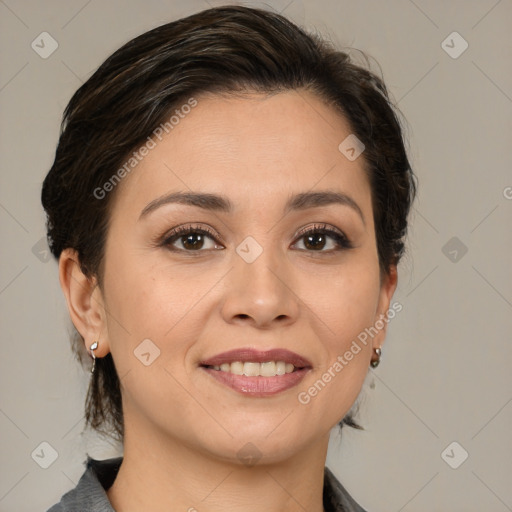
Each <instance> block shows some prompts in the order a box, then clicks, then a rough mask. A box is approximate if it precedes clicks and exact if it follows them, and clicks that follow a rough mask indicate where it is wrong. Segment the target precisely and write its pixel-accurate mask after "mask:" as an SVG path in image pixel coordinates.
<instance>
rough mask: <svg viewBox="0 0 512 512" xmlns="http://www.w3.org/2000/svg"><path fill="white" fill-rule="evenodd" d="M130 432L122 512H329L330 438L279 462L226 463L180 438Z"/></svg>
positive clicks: (119, 491) (118, 488) (116, 493)
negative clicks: (326, 476)
mask: <svg viewBox="0 0 512 512" xmlns="http://www.w3.org/2000/svg"><path fill="white" fill-rule="evenodd" d="M131 426H132V428H131V429H130V430H127V431H126V432H125V439H124V456H123V463H122V464H121V467H120V469H119V473H118V475H117V478H116V480H115V482H114V484H113V485H112V487H111V488H110V489H109V490H108V491H107V495H108V498H109V500H110V502H111V504H112V506H113V508H114V509H115V510H116V512H131V511H135V510H151V511H152V512H160V511H162V512H163V511H166V512H168V511H169V510H183V511H189V512H203V511H206V510H208V511H209V512H217V511H218V512H221V511H222V512H229V511H235V510H236V511H239V510H244V512H252V511H261V510H266V511H267V512H298V511H301V512H302V511H304V510H308V511H309V512H323V510H324V508H323V477H324V466H325V459H326V456H327V446H328V441H329V435H328V434H326V435H325V436H324V437H323V438H322V439H320V440H319V441H317V442H316V443H314V444H311V445H310V446H307V447H306V448H305V449H301V450H300V453H295V454H293V455H291V456H290V457H288V458H286V459H284V460H279V461H278V462H274V463H268V464H262V463H256V464H254V465H246V464H243V463H241V462H240V461H238V460H220V459H219V458H218V457H214V456H212V455H211V454H208V453H206V452H204V451H200V450H199V449H197V447H193V446H189V445H186V444H185V443H183V441H181V440H179V439H169V437H166V438H165V439H163V437H162V436H159V435H154V434H153V433H152V435H151V436H148V435H144V433H141V432H139V431H138V429H136V428H133V423H131Z"/></svg>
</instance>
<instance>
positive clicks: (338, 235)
mask: <svg viewBox="0 0 512 512" xmlns="http://www.w3.org/2000/svg"><path fill="white" fill-rule="evenodd" d="M193 233H196V234H201V235H206V236H208V237H209V238H211V239H212V240H213V241H214V242H215V243H218V242H217V238H220V237H218V236H217V235H216V234H215V233H214V232H213V231H211V230H210V229H209V228H206V227H205V228H203V227H194V226H192V225H188V226H179V227H177V228H175V229H173V230H172V231H171V232H169V233H167V234H166V235H165V236H164V237H163V240H162V241H161V242H160V243H159V244H158V245H160V246H163V247H167V248H168V249H169V250H171V251H173V252H186V253H192V254H194V255H195V254H196V253H200V252H205V250H201V249H199V250H190V251H187V250H186V249H178V248H176V247H172V244H173V243H174V242H176V241H178V240H179V239H180V238H183V237H184V236H186V235H190V234H193ZM317 234H321V235H327V236H329V237H331V238H332V239H333V240H334V241H335V243H336V245H337V247H336V248H335V249H329V250H327V251H324V250H318V251H315V250H308V249H299V250H301V251H305V252H310V253H323V254H332V253H333V252H338V251H342V250H346V249H352V247H353V245H352V243H351V242H350V240H349V239H348V238H347V237H346V236H345V234H343V233H342V232H341V231H338V230H334V229H330V228H328V227H327V224H315V225H314V226H313V227H308V228H303V229H301V230H300V231H299V232H298V233H297V234H296V235H295V239H296V240H297V241H296V242H295V243H294V245H295V244H296V243H297V242H298V241H299V240H300V239H302V238H304V237H306V236H308V235H317ZM210 250H211V249H210Z"/></svg>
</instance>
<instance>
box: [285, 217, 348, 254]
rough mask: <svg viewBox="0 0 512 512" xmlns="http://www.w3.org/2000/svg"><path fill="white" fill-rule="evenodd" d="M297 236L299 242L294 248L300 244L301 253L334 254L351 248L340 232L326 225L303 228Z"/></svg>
mask: <svg viewBox="0 0 512 512" xmlns="http://www.w3.org/2000/svg"><path fill="white" fill-rule="evenodd" d="M297 236H298V237H299V239H300V240H299V241H298V242H296V243H295V244H294V247H296V246H297V245H301V243H302V246H303V247H298V249H299V250H302V251H309V252H334V251H341V250H344V249H350V248H352V244H351V243H350V241H349V239H348V238H347V237H346V236H345V235H344V234H343V233H342V232H341V231H339V230H337V229H333V228H328V227H327V225H326V224H321V225H315V226H313V227H312V228H305V229H303V230H301V231H299V233H298V234H297ZM296 248H297V247H296Z"/></svg>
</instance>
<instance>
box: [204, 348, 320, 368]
mask: <svg viewBox="0 0 512 512" xmlns="http://www.w3.org/2000/svg"><path fill="white" fill-rule="evenodd" d="M235 361H241V362H243V363H249V362H250V363H266V362H268V361H284V362H285V363H289V364H293V366H295V368H306V369H309V368H311V363H310V362H309V361H308V360H307V359H306V358H304V357H302V356H300V355H299V354H296V353H295V352H291V351H290V350H286V349H283V348H278V349H272V350H265V351H259V350H254V349H251V348H240V349H235V350H229V351H228V352H222V353H221V354H217V355H215V356H213V357H210V358H208V359H205V360H204V361H201V362H200V363H199V364H200V366H220V365H221V364H224V363H233V362H235Z"/></svg>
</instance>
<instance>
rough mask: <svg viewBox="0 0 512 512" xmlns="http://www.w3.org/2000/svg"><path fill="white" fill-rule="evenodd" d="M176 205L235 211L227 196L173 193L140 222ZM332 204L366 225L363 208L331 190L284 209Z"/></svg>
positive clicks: (150, 207)
mask: <svg viewBox="0 0 512 512" xmlns="http://www.w3.org/2000/svg"><path fill="white" fill-rule="evenodd" d="M176 203H177V204H185V205H187V206H196V207H198V208H203V209H204V210H210V211H216V212H223V213H229V212H231V211H233V209H234V206H233V203H232V202H231V201H230V200H229V199H228V198H227V197H225V196H221V195H217V194H209V193H204V192H172V193H170V194H166V195H163V196H161V197H158V198H156V199H154V200H153V201H151V202H150V203H149V204H148V205H146V206H145V207H144V209H143V210H142V212H141V213H140V215H139V220H141V219H142V218H143V217H146V216H147V215H148V214H149V213H151V212H153V211H155V210H156V209H157V208H160V207H161V206H164V205H166V204H176ZM331 204H339V205H343V206H348V207H349V208H351V209H352V210H354V211H355V212H356V213H357V214H358V215H359V216H360V217H361V220H362V221H363V224H366V222H365V218H364V215H363V212H362V211H361V208H360V207H359V205H358V204H357V203H356V202H355V201H354V200H353V199H352V198H351V197H350V196H348V195H346V194H343V193H341V192H332V191H330V190H328V191H317V192H303V193H300V194H296V195H294V196H292V197H290V198H289V199H288V201H287V203H286V205H285V207H284V214H285V215H286V214H287V213H289V212H292V211H297V210H306V209H308V208H319V207H322V206H328V205H331Z"/></svg>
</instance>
